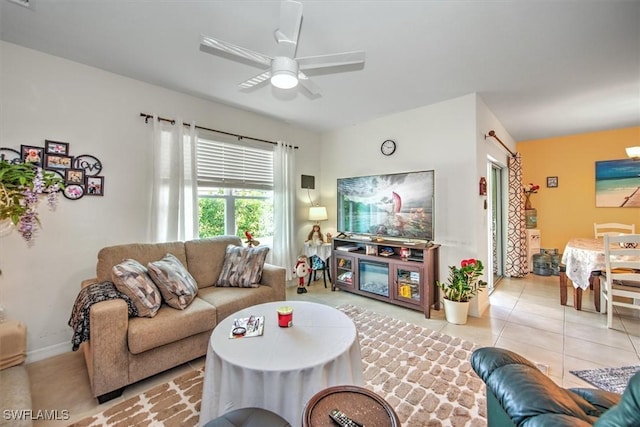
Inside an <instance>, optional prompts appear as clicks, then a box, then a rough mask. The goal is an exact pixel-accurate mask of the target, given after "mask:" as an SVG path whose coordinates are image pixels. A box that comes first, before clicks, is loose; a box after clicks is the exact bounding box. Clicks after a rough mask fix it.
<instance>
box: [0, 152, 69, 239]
mask: <svg viewBox="0 0 640 427" xmlns="http://www.w3.org/2000/svg"><path fill="white" fill-rule="evenodd" d="M62 188H64V186H63V181H62V178H60V177H59V176H58V175H57V174H56V173H54V172H50V171H45V170H43V169H42V168H40V167H38V166H37V165H35V164H33V163H28V162H27V163H14V162H8V161H6V160H4V159H0V231H2V232H6V231H7V230H10V229H11V228H13V227H17V228H18V231H19V232H20V234H21V235H22V237H23V238H24V239H25V240H26V241H27V243H32V239H33V237H34V235H35V232H36V231H37V230H38V227H39V226H40V220H39V218H38V212H37V208H38V202H39V199H40V197H41V196H43V195H44V194H46V196H47V202H48V204H49V207H50V208H54V207H55V205H56V204H57V201H58V192H59V191H60V190H61V189H62Z"/></svg>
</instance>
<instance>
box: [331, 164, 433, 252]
mask: <svg viewBox="0 0 640 427" xmlns="http://www.w3.org/2000/svg"><path fill="white" fill-rule="evenodd" d="M434 179H435V172H434V171H432V170H429V171H420V172H404V173H395V174H388V175H371V176H359V177H353V178H338V191H337V196H338V215H337V220H338V227H337V229H338V231H339V232H343V233H345V234H364V235H378V236H381V237H398V238H407V239H420V240H433V231H434V221H433V220H434V218H433V216H434V206H433V204H434V189H435V182H434Z"/></svg>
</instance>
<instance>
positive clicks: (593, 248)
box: [562, 238, 635, 290]
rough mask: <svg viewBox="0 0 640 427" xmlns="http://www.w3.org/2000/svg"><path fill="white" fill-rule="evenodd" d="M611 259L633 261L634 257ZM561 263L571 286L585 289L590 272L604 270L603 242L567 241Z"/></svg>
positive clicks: (591, 240)
mask: <svg viewBox="0 0 640 427" xmlns="http://www.w3.org/2000/svg"><path fill="white" fill-rule="evenodd" d="M612 259H613V260H635V258H634V257H628V256H623V257H613V258H612ZM562 263H563V264H564V265H566V266H567V277H568V278H569V279H571V281H572V282H573V286H574V287H576V288H577V287H580V288H582V289H583V290H585V289H587V288H588V287H589V277H591V272H592V271H603V270H604V269H605V260H604V241H603V240H602V239H588V238H575V239H571V240H569V242H568V243H567V246H566V247H565V248H564V252H563V254H562Z"/></svg>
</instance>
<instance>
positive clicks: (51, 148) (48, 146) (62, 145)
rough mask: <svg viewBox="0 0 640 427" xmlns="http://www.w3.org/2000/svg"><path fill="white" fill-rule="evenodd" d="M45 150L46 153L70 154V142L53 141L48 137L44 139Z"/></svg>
mask: <svg viewBox="0 0 640 427" xmlns="http://www.w3.org/2000/svg"><path fill="white" fill-rule="evenodd" d="M44 151H45V153H46V154H57V155H61V156H68V155H69V143H68V142H59V141H51V140H48V139H45V140H44Z"/></svg>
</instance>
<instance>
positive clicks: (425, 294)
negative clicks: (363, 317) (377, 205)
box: [331, 237, 440, 318]
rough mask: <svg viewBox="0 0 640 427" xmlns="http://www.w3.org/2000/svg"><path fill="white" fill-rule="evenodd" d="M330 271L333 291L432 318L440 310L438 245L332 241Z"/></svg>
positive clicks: (344, 238) (376, 240) (363, 240)
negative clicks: (337, 290)
mask: <svg viewBox="0 0 640 427" xmlns="http://www.w3.org/2000/svg"><path fill="white" fill-rule="evenodd" d="M331 245H332V246H331V247H332V256H331V269H332V274H333V276H332V277H333V278H334V283H333V290H335V289H336V288H338V289H341V290H344V291H348V292H353V293H355V294H358V295H364V296H367V297H369V298H374V299H377V300H381V301H385V302H388V303H390V304H395V305H399V306H403V307H407V308H411V309H413V310H419V311H422V312H424V315H425V317H426V318H429V317H431V309H432V308H433V309H435V310H439V309H440V299H439V295H438V294H439V292H438V287H437V286H436V281H437V280H439V271H438V265H439V264H438V261H439V259H438V258H439V249H440V245H438V244H434V243H432V242H427V243H424V242H414V241H407V242H403V241H398V240H382V239H370V238H362V239H358V238H352V237H340V238H338V237H334V238H333V239H332V241H331Z"/></svg>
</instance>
